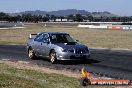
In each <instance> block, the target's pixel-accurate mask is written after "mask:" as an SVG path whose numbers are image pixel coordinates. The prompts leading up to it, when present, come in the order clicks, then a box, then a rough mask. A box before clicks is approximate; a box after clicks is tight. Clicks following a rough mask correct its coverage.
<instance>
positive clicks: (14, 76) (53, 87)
mask: <svg viewBox="0 0 132 88" xmlns="http://www.w3.org/2000/svg"><path fill="white" fill-rule="evenodd" d="M1 87H3V88H81V86H80V84H79V82H78V80H77V79H75V78H70V77H66V76H64V75H58V74H46V73H42V72H37V71H33V70H26V69H25V70H22V69H16V68H11V67H9V66H7V65H5V64H0V88H1Z"/></svg>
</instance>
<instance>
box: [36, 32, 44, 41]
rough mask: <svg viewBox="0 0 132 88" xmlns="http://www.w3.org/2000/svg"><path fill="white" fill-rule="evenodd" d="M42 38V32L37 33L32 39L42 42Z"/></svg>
mask: <svg viewBox="0 0 132 88" xmlns="http://www.w3.org/2000/svg"><path fill="white" fill-rule="evenodd" d="M42 39H43V34H39V35H38V36H37V37H36V38H35V39H34V41H38V42H42Z"/></svg>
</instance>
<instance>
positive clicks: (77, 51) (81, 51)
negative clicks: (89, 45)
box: [68, 49, 85, 54]
mask: <svg viewBox="0 0 132 88" xmlns="http://www.w3.org/2000/svg"><path fill="white" fill-rule="evenodd" d="M68 51H69V52H72V53H76V54H81V53H84V52H85V50H81V49H74V50H68Z"/></svg>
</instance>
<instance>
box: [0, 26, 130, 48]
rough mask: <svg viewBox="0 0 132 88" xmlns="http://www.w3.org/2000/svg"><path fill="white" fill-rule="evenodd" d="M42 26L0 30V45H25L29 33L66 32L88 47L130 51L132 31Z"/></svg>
mask: <svg viewBox="0 0 132 88" xmlns="http://www.w3.org/2000/svg"><path fill="white" fill-rule="evenodd" d="M43 25H44V24H43ZM43 25H42V24H37V25H30V26H28V27H27V28H26V29H0V44H26V42H27V39H28V36H29V34H30V33H37V32H49V31H50V32H67V33H69V34H70V35H72V36H73V37H74V38H76V39H78V40H80V42H81V43H84V44H86V45H88V46H89V47H102V48H128V49H132V39H131V38H132V31H126V30H102V29H88V28H78V27H76V26H65V25H64V24H63V25H62V26H61V25H51V24H50V26H49V27H45V26H43Z"/></svg>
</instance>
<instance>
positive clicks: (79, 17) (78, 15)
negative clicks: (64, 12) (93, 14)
mask: <svg viewBox="0 0 132 88" xmlns="http://www.w3.org/2000/svg"><path fill="white" fill-rule="evenodd" d="M75 20H76V21H77V22H82V21H83V17H82V15H80V14H76V18H75Z"/></svg>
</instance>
